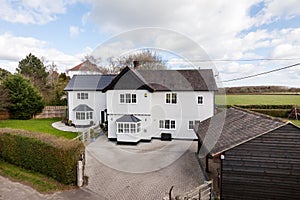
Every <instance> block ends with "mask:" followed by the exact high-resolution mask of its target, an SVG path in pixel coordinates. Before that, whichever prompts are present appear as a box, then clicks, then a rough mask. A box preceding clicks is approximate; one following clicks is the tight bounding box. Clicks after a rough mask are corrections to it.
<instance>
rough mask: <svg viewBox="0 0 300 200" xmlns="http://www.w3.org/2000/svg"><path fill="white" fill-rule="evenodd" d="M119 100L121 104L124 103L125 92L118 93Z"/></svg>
mask: <svg viewBox="0 0 300 200" xmlns="http://www.w3.org/2000/svg"><path fill="white" fill-rule="evenodd" d="M119 100H120V103H121V104H123V103H125V94H120V97H119Z"/></svg>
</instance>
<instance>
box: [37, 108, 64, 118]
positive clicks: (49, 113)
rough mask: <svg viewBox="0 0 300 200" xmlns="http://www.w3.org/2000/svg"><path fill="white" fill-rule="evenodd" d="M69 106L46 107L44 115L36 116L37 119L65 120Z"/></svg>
mask: <svg viewBox="0 0 300 200" xmlns="http://www.w3.org/2000/svg"><path fill="white" fill-rule="evenodd" d="M66 110H67V106H46V107H45V108H44V109H43V111H42V113H40V114H37V115H35V116H34V117H33V118H35V119H47V118H64V117H66Z"/></svg>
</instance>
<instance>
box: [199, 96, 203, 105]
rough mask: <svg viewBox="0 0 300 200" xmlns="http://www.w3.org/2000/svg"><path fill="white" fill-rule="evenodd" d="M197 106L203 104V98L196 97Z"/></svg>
mask: <svg viewBox="0 0 300 200" xmlns="http://www.w3.org/2000/svg"><path fill="white" fill-rule="evenodd" d="M198 104H200V105H202V104H203V96H198Z"/></svg>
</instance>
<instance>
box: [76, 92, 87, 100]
mask: <svg viewBox="0 0 300 200" xmlns="http://www.w3.org/2000/svg"><path fill="white" fill-rule="evenodd" d="M77 99H82V100H84V99H89V93H86V92H78V93H77Z"/></svg>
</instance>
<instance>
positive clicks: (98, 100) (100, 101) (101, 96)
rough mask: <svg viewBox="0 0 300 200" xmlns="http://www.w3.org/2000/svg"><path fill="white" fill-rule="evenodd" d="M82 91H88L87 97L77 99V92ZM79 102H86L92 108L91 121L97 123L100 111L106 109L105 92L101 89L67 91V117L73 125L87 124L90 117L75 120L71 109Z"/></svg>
mask: <svg viewBox="0 0 300 200" xmlns="http://www.w3.org/2000/svg"><path fill="white" fill-rule="evenodd" d="M82 92H83V93H88V99H77V93H82ZM80 104H86V105H88V106H89V107H91V108H92V109H93V110H94V111H93V120H92V121H94V123H96V124H97V123H99V121H100V112H101V111H103V110H105V109H106V94H105V93H102V92H101V91H68V109H69V119H70V120H72V121H73V123H74V124H75V125H89V124H90V121H91V120H90V119H89V120H76V116H75V112H74V111H73V109H74V108H75V107H76V106H78V105H80Z"/></svg>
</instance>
